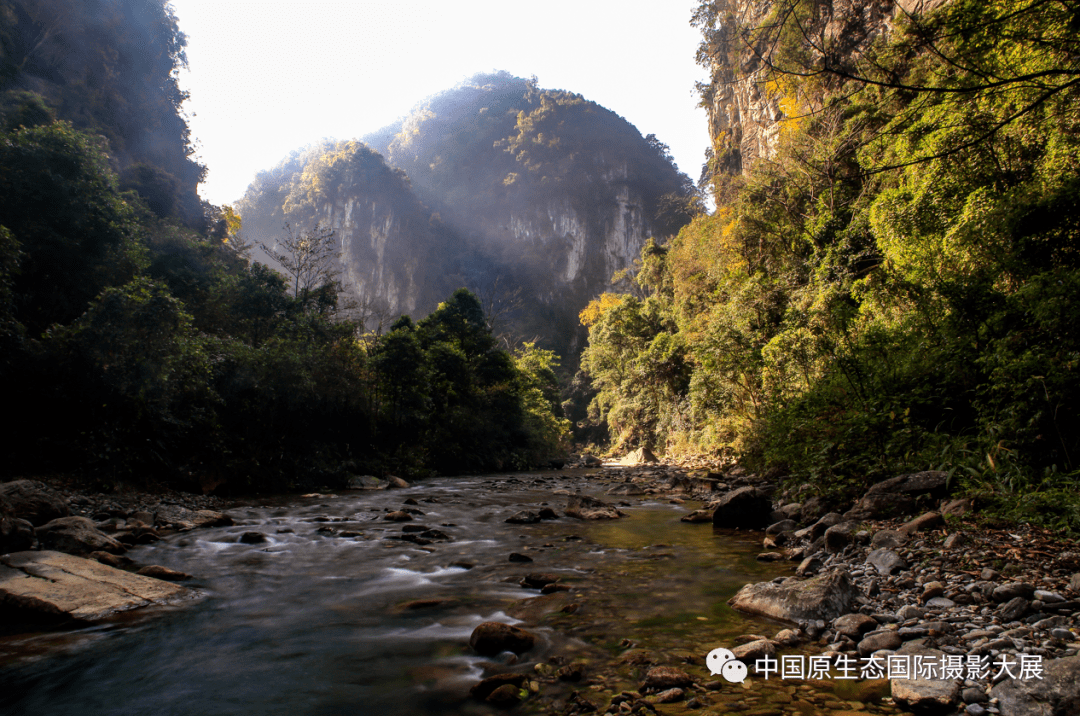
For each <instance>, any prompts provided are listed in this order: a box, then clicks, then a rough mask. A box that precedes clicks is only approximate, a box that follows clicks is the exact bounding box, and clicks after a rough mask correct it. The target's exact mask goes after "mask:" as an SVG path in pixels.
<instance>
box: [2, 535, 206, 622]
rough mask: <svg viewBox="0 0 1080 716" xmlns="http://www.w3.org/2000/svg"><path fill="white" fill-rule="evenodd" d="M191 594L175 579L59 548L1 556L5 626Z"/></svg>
mask: <svg viewBox="0 0 1080 716" xmlns="http://www.w3.org/2000/svg"><path fill="white" fill-rule="evenodd" d="M190 594H191V592H190V590H188V589H186V588H185V587H181V586H179V585H176V584H170V583H169V582H165V581H162V580H160V579H153V578H151V577H145V576H141V575H138V574H131V573H129V572H124V571H122V570H119V569H115V568H113V567H109V566H107V565H104V564H101V563H99V562H96V561H94V560H89V559H83V558H81V557H75V556H72V555H69V554H62V553H60V552H53V551H43V552H14V553H12V554H8V555H5V556H3V557H0V611H3V612H4V614H5V620H4V621H5V625H6V626H7V627H14V628H15V630H17V631H18V630H22V629H34V628H37V627H40V626H41V625H43V624H54V623H62V622H65V621H70V620H76V621H93V620H97V619H103V618H105V617H107V616H109V615H111V614H115V613H117V612H122V611H127V610H129V609H137V608H139V607H145V606H149V605H151V604H162V603H166V602H170V601H175V600H178V599H182V598H185V597H187V596H189V595H190Z"/></svg>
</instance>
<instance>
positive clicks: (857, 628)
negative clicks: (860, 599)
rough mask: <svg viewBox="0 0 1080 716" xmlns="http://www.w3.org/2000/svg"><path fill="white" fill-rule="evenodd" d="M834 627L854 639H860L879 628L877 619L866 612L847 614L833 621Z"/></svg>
mask: <svg viewBox="0 0 1080 716" xmlns="http://www.w3.org/2000/svg"><path fill="white" fill-rule="evenodd" d="M832 626H833V629H835V630H836V631H837V632H838V633H840V634H843V635H844V636H846V637H847V638H848V639H851V640H852V641H855V642H857V641H859V640H860V639H862V636H863V634H865V633H866V632H868V631H873V630H874V629H877V628H878V623H877V620H876V619H874V618H873V617H870V616H867V615H866V614H859V613H855V614H845V615H844V616H842V617H837V619H836V621H834V622H833V625H832Z"/></svg>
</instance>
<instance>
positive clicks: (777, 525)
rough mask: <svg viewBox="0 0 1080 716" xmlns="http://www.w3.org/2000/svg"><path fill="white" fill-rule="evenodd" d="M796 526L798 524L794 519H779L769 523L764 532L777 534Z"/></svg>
mask: <svg viewBox="0 0 1080 716" xmlns="http://www.w3.org/2000/svg"><path fill="white" fill-rule="evenodd" d="M797 527H798V525H797V524H795V520H780V521H779V522H774V523H772V524H771V525H769V526H768V527H766V528H765V534H767V535H778V534H781V533H783V532H791V531H793V530H795V529H796V528H797Z"/></svg>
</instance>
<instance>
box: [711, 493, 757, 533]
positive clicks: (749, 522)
mask: <svg viewBox="0 0 1080 716" xmlns="http://www.w3.org/2000/svg"><path fill="white" fill-rule="evenodd" d="M709 507H711V508H712V509H713V527H724V528H727V529H735V528H739V529H752V530H763V529H765V528H766V527H768V526H769V525H770V524H772V501H771V500H770V499H769V498H768V497H766V496H765V493H764V492H762V491H761V490H759V489H758V488H756V487H749V486H748V487H740V488H739V489H737V490H732V491H731V492H729V493H727V494H726V495H724V496H723V497H721V498H720V499H719V500H717V501H716V502H714V503H712V504H710V505H709Z"/></svg>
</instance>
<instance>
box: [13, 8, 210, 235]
mask: <svg viewBox="0 0 1080 716" xmlns="http://www.w3.org/2000/svg"><path fill="white" fill-rule="evenodd" d="M186 44H187V40H186V38H185V37H184V34H183V33H182V32H181V31H180V28H179V25H178V23H177V19H176V17H175V16H174V15H173V12H172V9H171V8H170V6H169V5H167V4H166V3H162V2H155V1H154V0H85V1H84V2H75V1H74V0H3V2H0V92H2V104H0V112H3V114H4V115H5V116H6V117H7V118H8V122H9V123H13V122H14V123H16V124H17V123H18V122H20V121H22V120H28V121H29V122H31V123H33V122H37V121H41V120H40V117H39V115H43V116H48V117H51V118H57V119H63V120H67V121H69V122H71V123H72V124H73V125H74V126H75V127H76V128H77V129H79V130H83V131H89V132H91V133H93V134H98V135H101V136H103V137H105V138H106V139H107V140H108V153H109V158H110V162H111V164H112V168H113V169H114V171H116V172H117V173H118V175H119V180H120V185H121V187H122V188H124V189H134V190H136V191H138V192H139V194H140V196H142V197H143V198H144V199H145V200H146V202H147V204H148V205H149V206H150V208H151V209H152V210H153V211H154V212H155V213H157V214H158V215H159V216H169V215H176V216H178V217H180V218H182V219H183V221H184V222H185V223H186V224H187V225H189V226H194V227H199V226H202V224H203V221H204V219H203V209H202V206H201V205H200V201H199V197H198V194H196V186H197V185H198V184H199V182H200V181H202V178H203V175H204V174H205V172H206V168H205V167H203V166H202V165H200V164H199V163H198V162H197V161H196V160H195V159H194V158H193V156H192V155H193V148H192V146H191V142H190V136H189V132H188V127H187V122H186V121H185V119H184V117H183V115H182V113H181V107H180V105H181V104H182V103H183V101H184V99H186V96H185V94H184V92H183V91H181V90H180V88H179V86H178V85H177V73H178V71H179V70H180V68H182V67H185V66H186V64H187V57H186V56H185V54H184V47H185V45H186Z"/></svg>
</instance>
